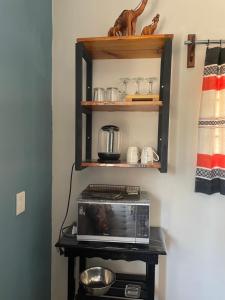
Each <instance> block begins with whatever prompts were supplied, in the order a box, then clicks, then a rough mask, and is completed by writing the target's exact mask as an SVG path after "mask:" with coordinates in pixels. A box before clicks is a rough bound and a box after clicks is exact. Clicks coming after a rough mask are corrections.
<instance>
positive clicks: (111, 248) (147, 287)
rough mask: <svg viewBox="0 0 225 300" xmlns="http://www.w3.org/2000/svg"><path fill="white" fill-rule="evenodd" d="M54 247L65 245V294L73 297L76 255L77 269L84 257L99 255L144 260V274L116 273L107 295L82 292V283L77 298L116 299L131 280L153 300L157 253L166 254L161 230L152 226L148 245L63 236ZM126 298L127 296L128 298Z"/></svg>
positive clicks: (81, 299) (80, 268) (143, 293)
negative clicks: (66, 272)
mask: <svg viewBox="0 0 225 300" xmlns="http://www.w3.org/2000/svg"><path fill="white" fill-rule="evenodd" d="M56 247H60V248H62V249H64V256H65V257H67V258H68V297H67V300H74V299H75V290H76V286H75V282H76V280H75V258H76V257H79V258H80V263H79V270H80V272H82V271H83V270H84V269H85V261H86V258H91V257H99V258H103V259H111V260H125V261H137V260H138V261H143V262H145V263H146V276H142V275H141V276H140V275H135V274H133V275H127V274H117V275H116V278H117V280H116V282H115V284H114V285H113V286H112V287H111V289H110V290H109V292H108V293H107V295H106V297H101V298H100V297H93V296H89V295H87V294H86V293H85V291H84V290H83V288H82V286H80V287H79V289H78V293H77V295H76V299H79V300H85V299H86V300H87V299H89V300H109V299H111V300H118V299H121V298H122V297H125V296H124V291H125V286H126V284H129V283H133V284H138V285H140V286H141V288H142V291H141V298H140V299H144V300H154V293H155V266H156V265H157V264H158V256H159V255H166V250H165V243H164V237H163V233H162V230H161V229H160V228H158V227H151V239H150V243H149V245H131V244H112V243H100V242H99V243H96V242H95V243H94V242H86V243H85V242H78V241H77V240H76V238H74V239H73V238H66V237H63V238H62V239H61V241H60V242H59V243H57V244H56ZM127 299H129V298H127Z"/></svg>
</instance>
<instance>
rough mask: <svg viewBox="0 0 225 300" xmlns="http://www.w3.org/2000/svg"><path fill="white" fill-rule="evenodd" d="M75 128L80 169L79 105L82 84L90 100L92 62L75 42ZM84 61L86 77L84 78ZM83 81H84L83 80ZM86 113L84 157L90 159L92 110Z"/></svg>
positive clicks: (78, 166)
mask: <svg viewBox="0 0 225 300" xmlns="http://www.w3.org/2000/svg"><path fill="white" fill-rule="evenodd" d="M75 55H76V130H75V150H76V153H75V168H76V170H82V169H84V167H82V166H81V163H82V155H83V153H82V149H83V142H84V141H83V125H84V124H83V115H84V113H85V112H84V111H83V109H82V107H81V101H82V100H83V99H84V98H83V96H84V95H83V86H84V84H85V85H86V97H85V98H86V100H87V101H91V100H92V77H93V64H92V59H91V58H90V57H89V55H88V53H87V51H86V49H85V48H84V45H83V44H82V43H76V53H75ZM84 62H86V72H85V73H86V78H85V79H84ZM84 81H85V82H84ZM85 115H86V120H85V122H86V124H85V125H86V149H85V150H86V151H85V159H86V160H90V159H91V153H92V112H89V113H88V114H85Z"/></svg>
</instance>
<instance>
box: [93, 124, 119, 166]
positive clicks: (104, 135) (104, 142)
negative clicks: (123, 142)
mask: <svg viewBox="0 0 225 300" xmlns="http://www.w3.org/2000/svg"><path fill="white" fill-rule="evenodd" d="M98 157H99V161H100V162H119V159H120V130H119V127H117V126H115V125H105V126H103V127H101V128H100V130H99V133H98Z"/></svg>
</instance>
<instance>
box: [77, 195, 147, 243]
mask: <svg viewBox="0 0 225 300" xmlns="http://www.w3.org/2000/svg"><path fill="white" fill-rule="evenodd" d="M77 213H78V216H77V221H78V222H77V225H78V227H77V239H78V241H96V242H97V241H99V242H117V243H134V244H149V234H150V201H149V197H148V194H147V193H146V192H141V193H140V197H138V198H137V199H135V198H133V199H132V200H123V199H120V200H106V199H96V198H95V199H90V198H88V199H85V198H84V197H82V196H81V197H79V198H78V199H77Z"/></svg>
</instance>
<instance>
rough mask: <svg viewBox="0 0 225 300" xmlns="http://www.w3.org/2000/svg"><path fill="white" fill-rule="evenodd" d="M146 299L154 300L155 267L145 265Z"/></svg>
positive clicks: (148, 264)
mask: <svg viewBox="0 0 225 300" xmlns="http://www.w3.org/2000/svg"><path fill="white" fill-rule="evenodd" d="M146 283H147V299H146V300H154V297H155V265H154V264H150V263H149V262H147V263H146Z"/></svg>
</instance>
